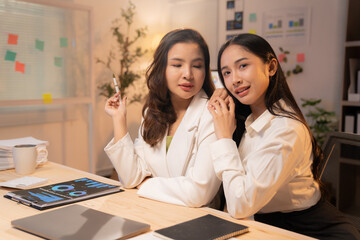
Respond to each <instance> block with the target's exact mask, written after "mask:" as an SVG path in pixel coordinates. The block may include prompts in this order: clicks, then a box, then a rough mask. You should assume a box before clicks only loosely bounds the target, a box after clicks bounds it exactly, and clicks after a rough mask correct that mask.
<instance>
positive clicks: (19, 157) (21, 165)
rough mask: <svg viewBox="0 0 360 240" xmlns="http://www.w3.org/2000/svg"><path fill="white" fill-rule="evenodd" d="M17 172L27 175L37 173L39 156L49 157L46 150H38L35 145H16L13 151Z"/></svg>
mask: <svg viewBox="0 0 360 240" xmlns="http://www.w3.org/2000/svg"><path fill="white" fill-rule="evenodd" d="M12 152H13V160H14V165H15V172H16V173H17V174H21V175H26V174H31V173H33V172H34V171H35V168H36V166H37V156H38V154H40V153H41V154H43V155H45V158H46V156H47V154H48V153H47V150H46V148H37V147H36V145H34V144H21V145H16V146H14V147H13V149H12Z"/></svg>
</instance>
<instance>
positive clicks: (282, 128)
mask: <svg viewBox="0 0 360 240" xmlns="http://www.w3.org/2000/svg"><path fill="white" fill-rule="evenodd" d="M218 71H219V75H220V79H221V81H222V82H223V84H224V86H225V87H226V89H227V90H228V92H229V94H230V96H231V97H230V99H229V104H226V103H225V101H223V100H222V99H221V98H217V99H216V101H215V102H212V103H211V104H209V107H208V108H209V110H210V112H211V114H212V116H213V118H214V124H215V133H216V136H217V137H218V139H219V140H218V141H216V142H215V143H213V144H211V145H210V150H211V154H212V157H213V162H214V168H215V172H216V174H217V176H218V177H219V179H221V180H222V181H223V187H224V192H225V197H226V202H227V209H228V211H229V213H230V214H231V215H232V216H233V217H235V218H244V217H249V216H251V215H253V214H255V216H254V217H255V220H257V221H261V222H265V223H268V224H271V225H275V226H277V227H281V228H285V229H289V230H291V231H295V232H298V233H302V234H305V235H309V236H312V237H316V238H320V239H357V238H359V232H358V231H357V230H356V229H355V227H354V226H352V225H351V224H350V223H349V221H348V220H347V219H346V218H345V217H344V216H343V215H342V214H341V213H340V212H339V211H337V209H336V208H335V207H334V206H332V205H331V204H330V203H328V202H327V201H326V200H325V199H324V198H322V194H321V190H320V184H319V183H320V180H319V173H318V169H319V166H320V165H321V160H322V158H323V156H322V152H321V149H320V147H319V146H318V145H317V144H316V141H315V139H314V137H313V135H312V133H311V131H310V129H309V127H308V125H307V123H306V121H305V119H304V116H303V115H302V113H301V110H300V109H299V107H298V106H297V104H296V102H295V99H294V97H293V95H292V94H291V92H290V89H289V87H288V85H287V83H286V79H285V76H284V74H283V71H282V69H281V67H280V65H279V64H278V60H277V58H276V55H275V53H274V51H273V49H272V48H271V46H270V45H269V43H268V42H266V40H264V39H263V38H261V37H259V36H257V35H254V34H240V35H238V36H235V37H234V38H232V39H230V40H229V41H227V42H226V43H225V44H224V45H223V46H222V48H221V49H220V51H219V55H218ZM235 129H236V131H235ZM234 131H235V133H234ZM232 137H234V140H236V141H234V140H233V139H232ZM239 141H240V145H239V147H237V145H236V142H239Z"/></svg>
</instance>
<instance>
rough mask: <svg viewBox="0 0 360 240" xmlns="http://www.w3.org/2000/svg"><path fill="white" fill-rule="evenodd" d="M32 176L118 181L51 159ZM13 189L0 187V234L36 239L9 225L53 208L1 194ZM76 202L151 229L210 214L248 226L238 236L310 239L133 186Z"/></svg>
mask: <svg viewBox="0 0 360 240" xmlns="http://www.w3.org/2000/svg"><path fill="white" fill-rule="evenodd" d="M32 176H36V177H42V178H47V179H49V181H48V182H47V183H46V184H44V185H48V184H54V183H57V182H63V181H67V180H72V179H76V178H80V177H90V178H93V179H95V180H96V179H97V180H100V181H103V182H107V183H110V184H117V185H118V184H119V183H118V182H117V181H114V180H111V179H108V178H104V177H101V176H98V175H94V174H91V173H87V172H83V171H79V170H76V169H73V168H69V167H66V166H63V165H60V164H56V163H52V162H48V163H46V164H44V165H42V166H40V167H38V168H37V169H36V171H35V173H33V174H32ZM17 177H21V176H20V175H17V174H16V173H15V171H14V170H13V169H11V170H5V171H0V181H1V182H2V181H7V180H11V179H14V178H17ZM13 190H14V189H10V188H4V187H0V193H1V197H0V206H1V207H0V236H1V237H2V238H3V239H39V238H38V237H36V236H34V235H31V234H28V233H25V232H22V231H20V230H17V229H15V228H12V227H11V224H10V222H11V221H12V220H14V219H18V218H22V217H26V216H30V215H34V214H38V213H41V212H45V211H51V210H52V209H49V210H45V211H39V210H36V209H34V208H31V207H28V206H25V205H22V204H18V203H16V202H14V201H11V200H9V199H6V198H4V197H2V196H3V195H4V194H6V193H7V192H9V191H13ZM77 204H80V205H84V206H87V207H90V208H93V209H97V210H100V211H103V212H107V213H110V214H114V215H118V216H121V217H124V218H129V219H133V220H135V221H140V222H144V223H148V224H150V225H151V231H154V230H156V229H159V228H163V227H167V226H171V225H174V224H176V223H180V222H183V221H187V220H190V219H193V218H196V217H200V216H203V215H205V214H208V213H211V214H214V215H217V216H219V217H223V218H226V219H228V220H230V221H233V222H238V223H240V224H243V225H247V226H249V230H250V231H249V232H248V233H246V234H244V235H240V236H238V237H237V238H239V239H268V240H271V239H274V240H275V239H276V240H281V239H312V238H309V237H306V236H303V235H300V234H297V233H293V232H290V231H287V230H283V229H280V228H276V227H272V226H269V225H266V224H262V223H259V222H256V221H253V220H247V219H244V220H236V219H234V218H231V217H230V215H228V214H227V213H225V212H221V211H217V210H215V209H211V208H189V207H182V206H177V205H172V204H167V203H162V202H158V201H154V200H150V199H145V198H142V197H139V196H138V195H137V194H136V189H126V190H125V191H124V192H121V193H117V194H110V195H107V196H103V197H98V198H94V199H90V200H86V201H81V202H78V203H77Z"/></svg>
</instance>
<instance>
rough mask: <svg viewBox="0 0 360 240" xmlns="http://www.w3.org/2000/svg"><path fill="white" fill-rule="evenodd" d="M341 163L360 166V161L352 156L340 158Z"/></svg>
mask: <svg viewBox="0 0 360 240" xmlns="http://www.w3.org/2000/svg"><path fill="white" fill-rule="evenodd" d="M340 163H345V164H349V165H356V166H360V161H359V160H357V159H351V158H340Z"/></svg>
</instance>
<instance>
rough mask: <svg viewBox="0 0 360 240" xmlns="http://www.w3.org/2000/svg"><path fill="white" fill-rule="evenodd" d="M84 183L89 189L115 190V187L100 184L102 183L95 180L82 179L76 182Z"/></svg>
mask: <svg viewBox="0 0 360 240" xmlns="http://www.w3.org/2000/svg"><path fill="white" fill-rule="evenodd" d="M83 181H85V182H86V183H85V185H86V186H88V187H95V188H105V187H107V188H113V187H115V186H113V185H109V184H104V183H100V182H97V181H94V180H91V179H88V178H81V179H78V180H75V182H83Z"/></svg>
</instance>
